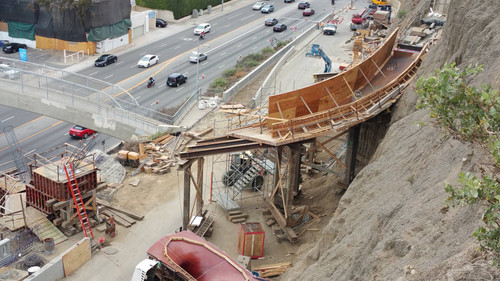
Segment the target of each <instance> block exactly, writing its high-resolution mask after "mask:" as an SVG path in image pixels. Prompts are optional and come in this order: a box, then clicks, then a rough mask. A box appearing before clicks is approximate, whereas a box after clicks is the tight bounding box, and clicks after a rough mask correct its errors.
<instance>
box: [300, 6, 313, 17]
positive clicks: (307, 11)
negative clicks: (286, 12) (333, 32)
mask: <svg viewBox="0 0 500 281" xmlns="http://www.w3.org/2000/svg"><path fill="white" fill-rule="evenodd" d="M302 15H303V16H306V17H307V16H311V15H314V10H313V9H311V8H307V9H305V10H304V12H302Z"/></svg>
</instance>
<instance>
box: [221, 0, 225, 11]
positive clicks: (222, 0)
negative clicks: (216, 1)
mask: <svg viewBox="0 0 500 281" xmlns="http://www.w3.org/2000/svg"><path fill="white" fill-rule="evenodd" d="M220 11H221V12H224V0H221V7H220Z"/></svg>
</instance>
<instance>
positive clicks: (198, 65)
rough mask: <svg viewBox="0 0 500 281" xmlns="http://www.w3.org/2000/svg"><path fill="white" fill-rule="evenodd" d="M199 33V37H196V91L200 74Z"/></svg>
mask: <svg viewBox="0 0 500 281" xmlns="http://www.w3.org/2000/svg"><path fill="white" fill-rule="evenodd" d="M201 40H202V39H201V35H200V37H199V38H198V51H197V54H196V55H197V58H196V93H198V91H199V89H200V88H199V87H198V83H199V82H198V80H199V79H200V74H199V69H200V41H201Z"/></svg>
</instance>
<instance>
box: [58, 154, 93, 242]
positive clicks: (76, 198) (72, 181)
mask: <svg viewBox="0 0 500 281" xmlns="http://www.w3.org/2000/svg"><path fill="white" fill-rule="evenodd" d="M64 171H65V172H66V177H67V178H68V186H69V189H70V190H71V195H72V196H73V202H74V203H75V207H76V211H77V212H78V217H79V218H80V223H81V224H82V229H83V232H84V233H85V237H89V236H90V237H91V238H92V239H94V234H93V233H92V229H91V228H90V223H89V218H88V216H87V211H85V206H84V204H83V200H82V196H81V195H80V189H79V188H78V183H77V182H76V177H75V172H74V171H73V166H71V163H67V164H64Z"/></svg>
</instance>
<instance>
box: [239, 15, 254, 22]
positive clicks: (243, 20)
mask: <svg viewBox="0 0 500 281" xmlns="http://www.w3.org/2000/svg"><path fill="white" fill-rule="evenodd" d="M251 17H253V15H250V16H248V17H245V18H242V19H241V21H244V20H246V19H249V18H251Z"/></svg>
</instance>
